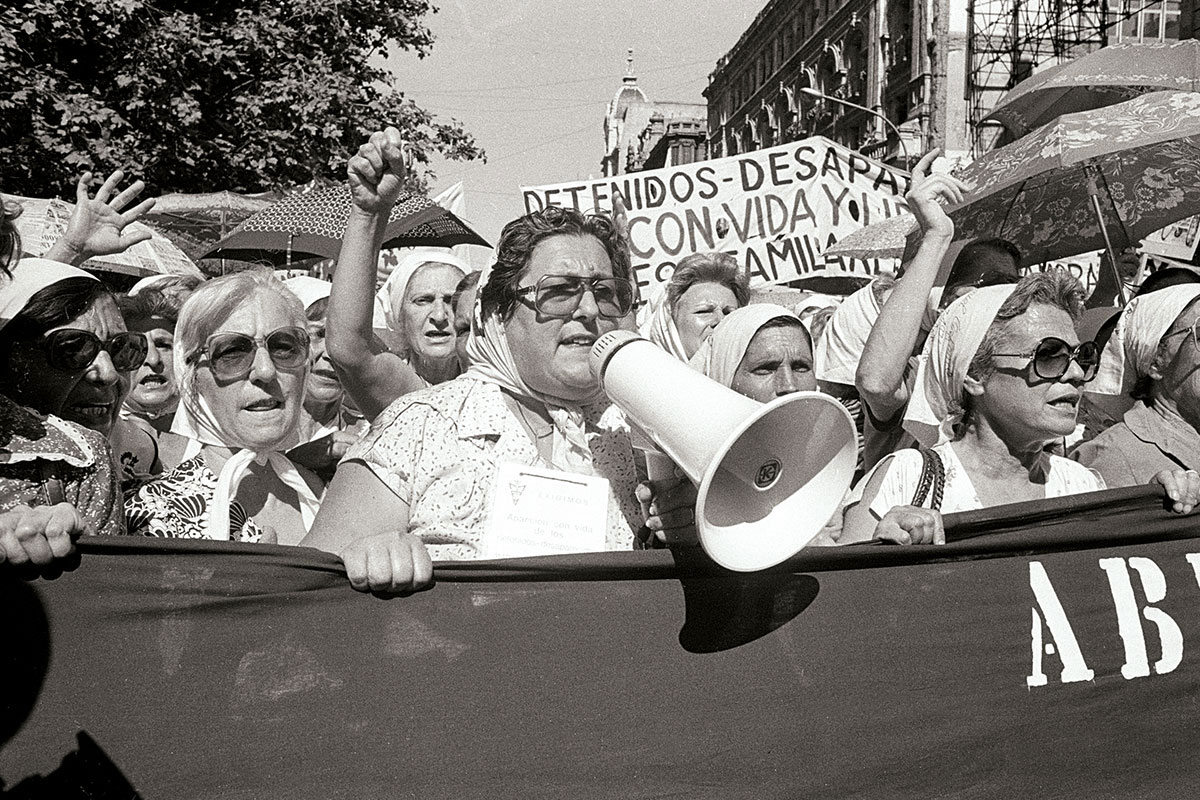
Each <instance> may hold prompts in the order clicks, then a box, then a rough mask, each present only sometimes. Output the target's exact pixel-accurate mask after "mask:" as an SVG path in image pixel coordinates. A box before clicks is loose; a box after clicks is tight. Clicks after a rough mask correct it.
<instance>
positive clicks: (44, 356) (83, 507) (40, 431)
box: [0, 204, 125, 566]
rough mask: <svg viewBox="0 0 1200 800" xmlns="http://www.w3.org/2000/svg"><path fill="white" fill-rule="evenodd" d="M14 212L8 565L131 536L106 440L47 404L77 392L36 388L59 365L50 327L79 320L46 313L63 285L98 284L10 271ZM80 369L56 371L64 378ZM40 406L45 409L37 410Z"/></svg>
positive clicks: (5, 344) (2, 541) (0, 558)
mask: <svg viewBox="0 0 1200 800" xmlns="http://www.w3.org/2000/svg"><path fill="white" fill-rule="evenodd" d="M14 216H15V213H14V210H13V207H12V206H9V205H8V204H5V206H4V209H3V217H0V387H3V391H4V394H0V562H6V561H7V562H11V563H14V564H27V563H32V564H35V565H39V566H43V565H46V564H49V563H51V562H52V561H55V560H57V559H61V558H64V557H66V556H68V555H70V554H71V553H72V552H73V550H74V539H75V538H76V537H77V536H79V535H80V534H82V533H98V534H123V533H125V518H124V514H123V513H122V508H121V493H120V489H119V487H118V485H117V477H116V471H115V469H114V465H113V458H112V451H111V450H110V448H109V445H108V441H107V440H106V438H105V437H104V436H103V435H101V434H99V433H97V432H95V431H92V430H89V429H88V428H86V427H84V426H82V425H79V424H76V423H74V422H70V421H68V420H65V419H63V418H62V417H60V416H57V415H55V414H54V413H52V412H51V411H50V410H49V409H48V408H47V404H48V403H49V402H50V401H53V402H54V407H55V408H59V409H61V407H62V405H63V401H62V398H63V397H64V396H65V397H68V398H70V397H74V396H76V395H75V394H74V391H73V389H72V388H71V387H67V389H66V390H58V391H55V392H46V393H45V396H43V395H42V394H36V393H31V392H28V390H30V389H31V385H30V384H31V383H32V375H31V373H32V372H43V373H44V372H48V371H49V370H51V369H56V368H52V367H50V365H49V363H48V361H49V360H50V359H51V356H50V355H49V353H48V352H47V351H48V348H49V345H48V344H47V342H46V335H45V334H46V328H47V326H48V325H53V323H54V322H56V321H57V322H63V321H65V320H64V316H65V319H66V320H70V319H73V318H74V316H75V315H74V314H65V315H59V316H54V315H48V314H47V313H44V312H45V309H46V308H47V306H51V307H52V306H54V305H55V303H54V302H53V300H54V298H56V297H60V294H59V293H60V291H61V289H60V287H61V285H62V284H63V283H67V282H71V283H74V284H76V285H82V286H84V287H85V288H86V289H88V290H89V291H91V290H92V289H93V288H94V286H93V285H95V286H99V282H98V281H96V279H95V278H93V277H91V276H90V275H88V274H87V273H86V272H83V271H82V270H78V269H75V268H74V267H70V266H67V265H65V264H60V263H57V262H54V261H46V260H43V259H32V258H31V259H25V260H23V261H21V262H20V263H19V264H13V265H12V266H11V267H10V266H8V264H9V261H10V259H11V257H12V255H13V254H14V252H19V244H18V241H19V240H18V238H17V237H16V235H15V231H14V230H13V227H12V225H11V220H12V217H14ZM101 288H102V287H101ZM110 300H111V298H110ZM75 311H76V314H77V313H78V309H75ZM104 358H105V359H107V358H109V356H108V355H106V356H105V357H104ZM85 366H86V365H85ZM105 369H108V370H110V371H111V369H112V367H111V365H106V366H105ZM77 373H78V371H69V370H68V371H66V372H65V373H64V372H63V371H61V370H57V369H56V374H58V375H59V377H60V378H62V379H63V380H64V381H66V382H70V379H71V378H72V376H75V377H78V375H77ZM44 377H45V376H44V375H41V376H39V379H41V378H44ZM18 389H24V390H26V392H27V393H26V394H24V395H23V396H22V398H21V400H19V401H17V400H14V399H12V397H11V396H12V395H13V394H14V393H15V391H16V390H18ZM33 400H37V401H39V402H40V403H42V408H46V410H42V408H37V407H35V408H30V407H29V406H30V404H31V401H33ZM43 401H44V402H43Z"/></svg>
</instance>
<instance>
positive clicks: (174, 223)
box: [145, 191, 282, 258]
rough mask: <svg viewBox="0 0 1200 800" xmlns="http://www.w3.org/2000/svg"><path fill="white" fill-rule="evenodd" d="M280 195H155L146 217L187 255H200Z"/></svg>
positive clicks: (222, 192)
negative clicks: (152, 205)
mask: <svg viewBox="0 0 1200 800" xmlns="http://www.w3.org/2000/svg"><path fill="white" fill-rule="evenodd" d="M280 197H282V195H281V194H280V193H279V192H263V193H261V194H239V193H237V192H230V191H221V192H203V193H200V194H181V193H174V194H164V195H159V196H158V197H157V198H155V203H154V208H152V209H150V211H149V212H148V213H147V214H146V217H145V220H146V222H148V223H149V224H150V225H152V226H153V227H154V228H156V229H158V230H160V231H162V232H164V233H166V234H167V235H168V236H170V237H171V239H172V240H173V241H175V242H176V243H177V244H178V245H179V246H180V248H181V249H183V251H184V252H185V253H187V254H188V255H189V256H192V257H193V258H200V257H201V256H202V255H203V254H204V253H206V252H207V251H208V250H209V249H210V248H211V247H212V246H213V245H214V244H216V243H217V242H218V241H219V240H220V239H221V237H223V236H225V235H226V234H227V233H229V232H230V231H231V230H233V229H234V228H235V227H237V226H238V225H239V224H241V223H242V222H243V221H244V220H245V219H246V218H248V217H249V216H251V215H252V214H255V213H257V212H259V211H262V210H264V209H266V208H270V207H271V204H272V203H274V202H275V201H277V200H278V199H279V198H280Z"/></svg>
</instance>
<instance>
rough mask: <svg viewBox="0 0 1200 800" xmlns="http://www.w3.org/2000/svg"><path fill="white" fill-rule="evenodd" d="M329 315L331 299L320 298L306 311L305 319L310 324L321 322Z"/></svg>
mask: <svg viewBox="0 0 1200 800" xmlns="http://www.w3.org/2000/svg"><path fill="white" fill-rule="evenodd" d="M328 315H329V298H328V297H319V298H317V299H316V300H313V301H312V302H311V303H309V305H308V308H306V309H304V318H305V319H307V320H308V321H309V322H320V321H321V320H323V319H325V317H326V316H328Z"/></svg>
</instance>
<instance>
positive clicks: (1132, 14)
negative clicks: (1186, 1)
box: [1108, 0, 1179, 44]
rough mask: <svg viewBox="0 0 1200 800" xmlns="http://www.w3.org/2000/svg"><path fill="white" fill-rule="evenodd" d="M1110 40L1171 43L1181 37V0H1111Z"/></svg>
mask: <svg viewBox="0 0 1200 800" xmlns="http://www.w3.org/2000/svg"><path fill="white" fill-rule="evenodd" d="M1108 14H1109V19H1111V20H1114V22H1113V24H1112V25H1109V26H1108V41H1109V43H1110V44H1111V43H1113V42H1169V41H1173V40H1175V39H1178V38H1179V0H1160V1H1159V2H1157V3H1144V2H1142V0H1108Z"/></svg>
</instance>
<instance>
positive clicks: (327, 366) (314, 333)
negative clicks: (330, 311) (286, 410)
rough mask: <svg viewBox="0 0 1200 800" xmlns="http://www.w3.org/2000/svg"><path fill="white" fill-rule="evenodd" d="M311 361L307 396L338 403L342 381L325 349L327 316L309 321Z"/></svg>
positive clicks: (306, 385) (306, 390) (307, 326)
mask: <svg viewBox="0 0 1200 800" xmlns="http://www.w3.org/2000/svg"><path fill="white" fill-rule="evenodd" d="M306 328H307V329H308V346H309V348H311V349H310V351H309V363H310V364H311V365H312V366H311V367H309V370H308V380H307V381H306V382H305V396H306V397H307V398H308V399H311V400H312V401H313V402H316V403H319V404H325V403H336V402H337V401H338V400H341V399H342V382H341V380H340V379H339V378H338V375H337V372H336V371H334V369H333V362H332V361H330V360H329V354H328V353H327V352H326V351H325V318H324V317H322V318H321V319H317V320H312V319H310V320H309V321H308V324H307V325H306Z"/></svg>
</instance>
